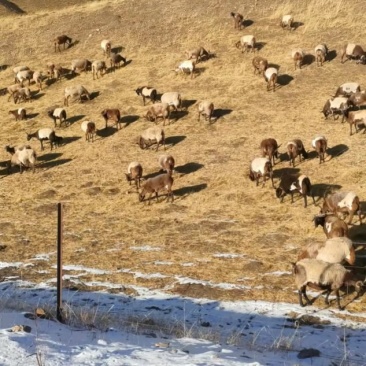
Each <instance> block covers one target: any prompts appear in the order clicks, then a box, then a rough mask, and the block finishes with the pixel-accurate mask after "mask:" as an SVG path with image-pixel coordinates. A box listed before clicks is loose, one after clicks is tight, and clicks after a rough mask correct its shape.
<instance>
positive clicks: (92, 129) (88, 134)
mask: <svg viewBox="0 0 366 366" xmlns="http://www.w3.org/2000/svg"><path fill="white" fill-rule="evenodd" d="M81 130H82V131H83V132H85V141H88V142H89V141H90V140H91V142H93V141H94V136H95V133H96V126H95V123H94V122H92V121H84V122H82V123H81Z"/></svg>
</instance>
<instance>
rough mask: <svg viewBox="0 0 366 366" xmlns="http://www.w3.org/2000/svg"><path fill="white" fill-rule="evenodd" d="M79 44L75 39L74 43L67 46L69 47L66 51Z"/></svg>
mask: <svg viewBox="0 0 366 366" xmlns="http://www.w3.org/2000/svg"><path fill="white" fill-rule="evenodd" d="M79 43H80V41H79V40H77V39H75V41H74V42H71V43H70V44H69V46H68V47H67V50H68V49H69V48H72V47H75V46H77V45H78V44H79Z"/></svg>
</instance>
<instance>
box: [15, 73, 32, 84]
mask: <svg viewBox="0 0 366 366" xmlns="http://www.w3.org/2000/svg"><path fill="white" fill-rule="evenodd" d="M32 78H33V71H31V70H22V71H19V72H18V73H17V74H16V80H17V82H18V83H20V85H21V87H22V88H23V86H24V81H25V80H28V86H30V82H31V79H32Z"/></svg>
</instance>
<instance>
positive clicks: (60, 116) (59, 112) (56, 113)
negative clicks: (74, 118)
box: [47, 108, 67, 127]
mask: <svg viewBox="0 0 366 366" xmlns="http://www.w3.org/2000/svg"><path fill="white" fill-rule="evenodd" d="M47 114H48V117H50V118H52V119H53V122H54V124H55V127H56V126H57V124H56V120H59V121H60V127H61V124H62V123H65V124H66V118H67V116H66V111H65V109H64V108H55V109H50V110H49V111H47Z"/></svg>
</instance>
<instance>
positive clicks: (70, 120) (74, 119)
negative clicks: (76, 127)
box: [66, 114, 85, 126]
mask: <svg viewBox="0 0 366 366" xmlns="http://www.w3.org/2000/svg"><path fill="white" fill-rule="evenodd" d="M84 117H85V114H77V115H76V116H72V117H69V118H68V119H67V120H66V123H67V125H68V126H71V125H72V124H74V123H75V122H77V121H80V120H81V119H83V118H84Z"/></svg>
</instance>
